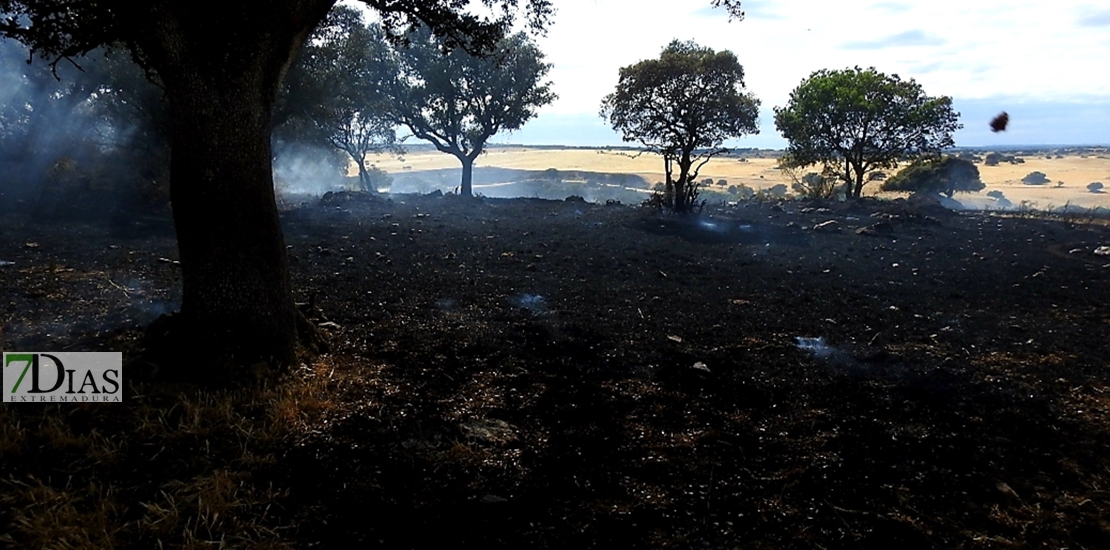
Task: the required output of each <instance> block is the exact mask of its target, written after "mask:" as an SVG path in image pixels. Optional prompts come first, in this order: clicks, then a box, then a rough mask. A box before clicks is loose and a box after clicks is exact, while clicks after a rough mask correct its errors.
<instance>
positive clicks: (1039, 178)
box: [1021, 171, 1049, 185]
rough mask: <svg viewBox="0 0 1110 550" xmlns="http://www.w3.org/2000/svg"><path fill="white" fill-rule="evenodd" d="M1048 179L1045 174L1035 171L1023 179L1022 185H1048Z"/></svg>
mask: <svg viewBox="0 0 1110 550" xmlns="http://www.w3.org/2000/svg"><path fill="white" fill-rule="evenodd" d="M1048 182H1049V180H1048V177H1047V176H1045V173H1044V172H1038V171H1033V172H1029V174H1027V175H1026V176H1025V177H1024V178H1021V183H1024V184H1025V185H1044V184H1046V183H1048Z"/></svg>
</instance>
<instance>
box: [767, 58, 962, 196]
mask: <svg viewBox="0 0 1110 550" xmlns="http://www.w3.org/2000/svg"><path fill="white" fill-rule="evenodd" d="M958 118H959V113H957V112H956V111H954V110H953V109H952V98H950V97H946V96H941V97H930V96H927V95H925V92H924V90H923V89H922V87H921V85H920V84H918V83H917V82H915V81H913V80H912V79H911V80H902V79H901V78H899V77H898V75H896V74H895V75H889V76H888V75H886V74H883V73H881V72H879V71H877V70H875V69H874V68H873V67H872V68H869V69H860V68H859V67H856V68H854V69H845V70H842V71H830V70H827V69H822V70H820V71H816V72H814V73H813V74H811V75H810V76H809V78H807V79H805V80H803V81H802V83H801V84H800V85H798V87H797V88H795V89H794V91H792V92H791V93H790V101H789V102H788V103H787V105H786V106H785V107H776V108H775V126H776V127H777V128H778V130H779V132H781V133H782V135H783V137H784V138H786V140H787V141H788V142H789V145H788V146H787V149H786V158H787V159H788V162H790V163H791V164H793V165H795V166H809V165H813V164H818V163H821V164H824V165H825V166H826V167H828V168H831V172H832V173H835V174H837V176H838V178H839V179H840V180H841V181H843V182H844V183H845V185H846V187H847V193H846V194H847V195H848V196H850V197H859V196H860V194H861V193H862V191H863V185H864V183H865V182H866V179H865V178H866V175H867V173H868V172H870V171H871V170H875V169H880V168H888V169H889V168H895V167H897V165H898V163H899V162H900V161H904V160H909V159H913V158H917V157H921V156H929V155H936V154H939V153H940V151H941V150H942V149H944V148H945V147H950V146H952V145H953V143H954V142H953V141H952V133H953V132H955V131H956V130H958V129H959V128H961V127H962V125H960V124H959V123H958V122H957V120H958Z"/></svg>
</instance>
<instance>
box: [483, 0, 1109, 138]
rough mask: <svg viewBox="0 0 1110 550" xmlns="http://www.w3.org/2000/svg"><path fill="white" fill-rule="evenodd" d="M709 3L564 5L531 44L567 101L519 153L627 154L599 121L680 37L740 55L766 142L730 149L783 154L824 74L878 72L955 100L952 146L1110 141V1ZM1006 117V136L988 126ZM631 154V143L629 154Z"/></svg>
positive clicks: (648, 0) (529, 129) (601, 0)
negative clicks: (787, 129)
mask: <svg viewBox="0 0 1110 550" xmlns="http://www.w3.org/2000/svg"><path fill="white" fill-rule="evenodd" d="M710 3H711V2H710V0H685V1H679V2H675V1H673V0H672V1H658V0H555V2H554V4H555V7H556V10H557V11H556V14H555V17H554V20H553V22H552V24H551V25H550V26H549V28H548V30H547V33H546V35H545V36H539V37H537V38H536V41H537V43H538V44H539V46H540V49H541V50H542V51H543V52H544V53H545V55H546V60H547V62H549V63H551V64H552V65H553V67H552V69H551V72H550V74H549V77H550V79H551V81H552V83H553V89H554V91H555V93H557V94H558V95H559V98H558V99H557V100H556V101H555V102H554V103H552V104H551V105H549V106H546V107H543V108H541V109H540V110H539V113H538V116H537V117H536V118H535V119H533V120H531V121H529V122H528V123H527V124H526V125H525V126H524V128H522V129H520V130H518V131H516V132H513V133H511V134H502V135H499V136H497V137H495V138H494V140H493V141H495V142H498V143H514V144H524V145H541V144H546V145H582V146H588V145H592V146H607V145H620V144H622V143H623V142H622V140H621V137H620V135H619V134H617V133H615V132H614V131H612V129H611V128H609V127H608V126H607V125H606V123H605V121H603V120H602V119H601V118H600V117H599V116H598V111H599V109H600V104H601V99H602V97H604V96H605V95H606V94H609V93H611V92H612V91H613V88H614V86H615V85H616V83H617V75H618V71H619V69H620V68H621V67H624V66H628V65H632V64H634V63H636V62H638V61H640V60H643V59H649V58H657V57H658V56H659V54H660V52H661V51H662V49H663V48H664V47H665V46H666V45H667V44H668V43H669V42H670V41H671V40H674V39H678V40H694V41H695V42H697V43H698V44H700V45H702V46H708V47H710V48H713V49H715V50H730V51H732V52H733V53H735V54H736V56H737V58H738V59H739V61H740V63H741V64H742V65H743V66H744V70H745V85H746V89H747V90H748V91H750V92H752V93H754V94H755V96H756V97H757V98H759V100H760V101H761V113H760V133H759V134H758V135H755V136H746V137H743V138H740V139H738V140H734V141H730V142H729V143H728V145H729V146H731V147H760V148H776V149H777V148H783V147H785V146H786V142H785V140H783V139H782V137H781V136H780V135H779V134H778V132H777V131H776V130H775V127H774V120H773V111H772V109H773V107H776V106H784V105H785V104H786V103H787V101H788V100H789V96H790V92H791V90H793V89H794V88H795V87H796V86H798V84H799V83H801V81H802V80H803V79H805V78H806V77H807V76H809V75H810V74H811V73H812V72H814V71H816V70H819V69H826V68H827V69H844V68H849V67H854V66H860V67H864V68H866V67H875V68H876V69H878V70H879V71H881V72H884V73H887V74H898V75H899V76H900V77H902V78H903V79H910V78H912V79H914V80H916V81H917V82H918V83H920V84H921V85H922V87H923V88H924V90H925V93H926V94H928V95H931V96H942V95H943V96H950V97H952V98H953V102H954V105H955V108H956V110H957V111H959V112H960V113H961V115H962V116H961V122H962V123H963V124H964V128H963V129H962V130H960V131H958V132H956V134H955V136H954V138H955V141H956V145H957V146H1017V145H1095V144H1103V145H1105V144H1110V3H1108V2H1106V1H1105V0H1096V1H1071V0H1058V1H1055V2H1024V1H1021V0H1008V1H997V0H959V1H950V0H931V1H927V2H926V1H905V2H901V1H881V0H840V1H833V2H828V1H820V0H809V1H805V0H744V1H743V3H742V5H743V9H744V11H745V12H746V14H747V15H746V17H745V18H744V20H743V21H732V22H730V21H729V16H728V13H727V12H726V11H725V10H724V9H721V8H717V9H714V8H712V7H711V6H710ZM1002 111H1006V112H1008V113H1009V114H1010V127H1009V129H1008V130H1007V131H1006V132H1003V133H998V134H994V133H992V132H991V131H990V128H989V126H988V122H989V121H990V120H991V118H993V117H994V116H995V115H997V114H998V113H1000V112H1002ZM629 145H632V144H629Z"/></svg>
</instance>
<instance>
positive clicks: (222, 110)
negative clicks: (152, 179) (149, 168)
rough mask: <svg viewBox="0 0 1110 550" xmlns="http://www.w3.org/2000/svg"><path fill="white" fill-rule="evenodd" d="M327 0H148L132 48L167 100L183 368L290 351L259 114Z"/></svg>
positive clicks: (265, 128) (293, 331)
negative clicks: (277, 0) (238, 0)
mask: <svg viewBox="0 0 1110 550" xmlns="http://www.w3.org/2000/svg"><path fill="white" fill-rule="evenodd" d="M333 1H334V0H290V1H286V2H282V3H281V5H279V6H272V5H271V6H264V5H261V3H256V4H259V5H257V6H252V5H248V4H255V3H244V4H242V5H236V6H235V7H227V8H226V9H224V8H221V9H217V10H211V11H210V12H208V11H205V12H204V13H201V14H198V13H197V12H198V11H200V10H196V9H195V6H190V5H188V3H178V2H176V1H174V0H168V1H163V2H156V3H152V4H151V5H150V6H151V8H150V12H149V14H150V15H151V18H150V20H149V21H148V23H149V28H148V31H147V33H146V34H144V36H143V37H142V38H141V40H140V42H139V47H140V48H141V49H142V50H143V52H144V53H145V54H146V55H148V56H149V59H150V61H151V64H152V65H153V66H154V68H155V70H157V71H158V73H159V75H160V76H161V77H162V80H163V83H164V84H165V88H166V93H167V96H168V97H169V100H170V109H171V125H172V155H171V160H170V199H171V201H172V204H173V218H174V225H175V228H176V230H177V242H178V251H179V254H180V259H181V270H182V277H181V278H182V287H183V288H182V297H181V313H180V320H181V323H180V324H179V325H178V326H179V331H178V334H177V335H176V338H174V339H175V340H177V342H176V344H178V345H177V346H175V348H177V349H179V350H180V351H182V352H184V353H182V355H184V357H178V359H180V360H181V362H182V363H183V364H184V365H190V368H194V367H193V366H195V368H198V369H200V370H212V369H219V368H220V367H224V366H231V367H233V368H240V369H241V368H243V367H248V366H251V365H254V364H256V363H258V362H265V363H267V364H271V365H285V364H288V363H291V362H292V361H293V360H294V359H295V347H296V344H297V313H296V309H295V307H294V305H293V298H292V290H291V284H290V279H289V266H288V261H287V259H286V254H285V240H284V238H283V236H282V232H281V225H280V220H279V217H278V211H277V204H276V201H275V197H274V184H273V172H272V165H271V162H272V153H271V150H270V131H271V122H272V121H271V116H272V109H273V104H274V100H275V97H276V95H277V89H278V85H279V83H280V81H281V77H282V75H283V73H284V70H285V68H286V67H287V66H288V64H289V62H290V60H291V58H292V55H293V53H294V52H295V51H296V50H297V49H298V48H299V47H300V46H301V44H303V41H304V40H305V38H306V37H307V35H308V33H309V32H310V31H311V29H312V27H314V26H315V24H316V22H317V21H319V20H320V18H322V17H323V15H324V14H325V13H326V12H327V9H328V8H330V5H331V3H332V2H333ZM198 359H200V360H199V361H198ZM215 374H216V375H217V376H224V377H228V376H230V377H235V376H237V374H236V373H235V372H226V371H221V372H217V373H215Z"/></svg>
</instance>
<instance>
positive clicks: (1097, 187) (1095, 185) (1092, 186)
mask: <svg viewBox="0 0 1110 550" xmlns="http://www.w3.org/2000/svg"><path fill="white" fill-rule="evenodd" d="M1102 187H1103V185H1102V182H1101V181H1092V182H1091V183H1088V184H1087V190H1088V191H1090V192H1092V193H1101V192H1102Z"/></svg>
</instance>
